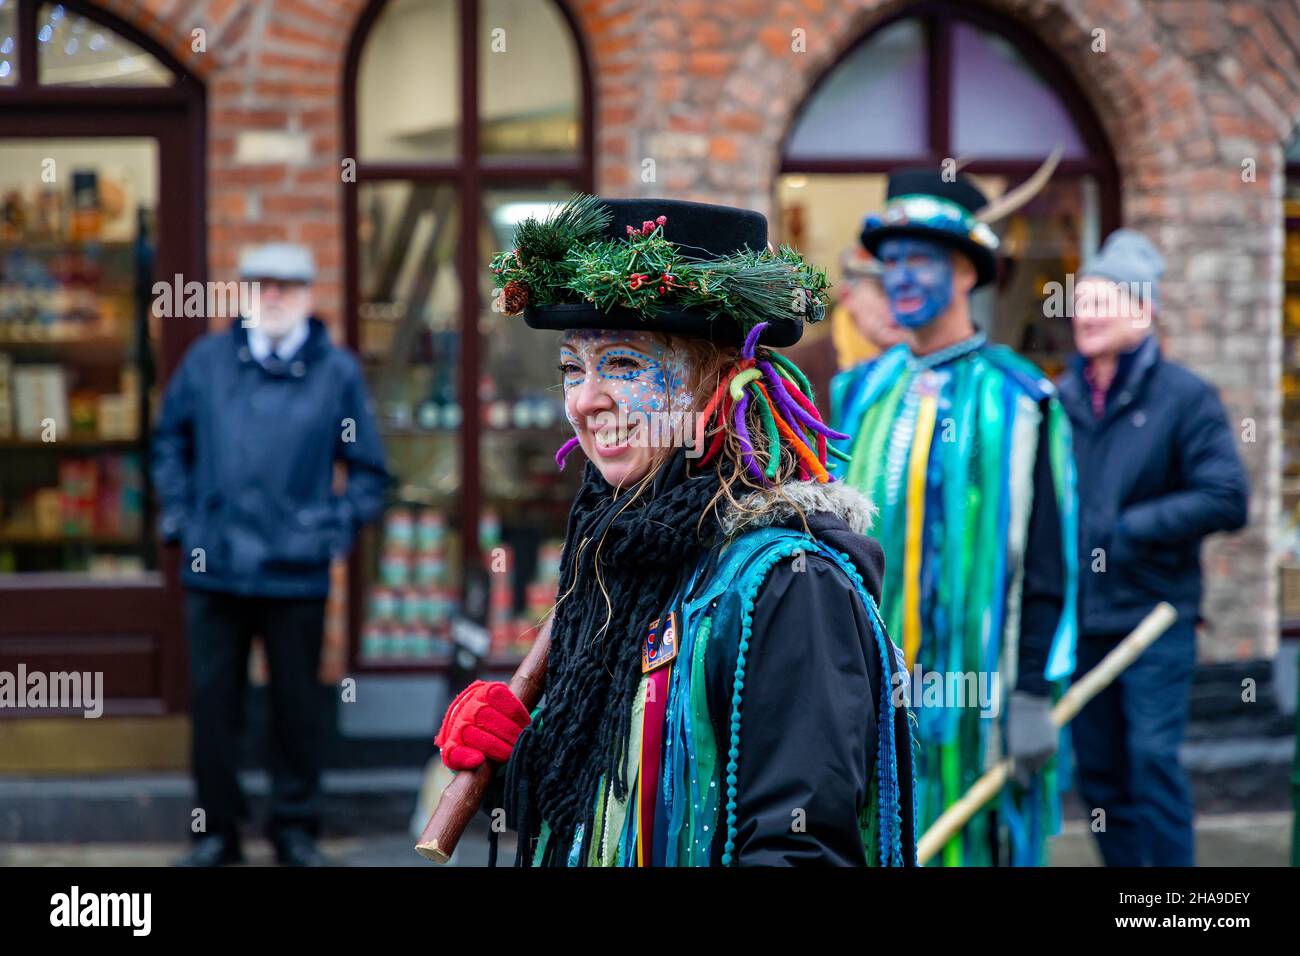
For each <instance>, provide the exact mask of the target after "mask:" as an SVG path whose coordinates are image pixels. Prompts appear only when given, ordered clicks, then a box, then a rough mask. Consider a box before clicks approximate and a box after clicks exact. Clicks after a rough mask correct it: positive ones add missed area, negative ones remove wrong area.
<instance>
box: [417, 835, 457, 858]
mask: <svg viewBox="0 0 1300 956" xmlns="http://www.w3.org/2000/svg"><path fill="white" fill-rule="evenodd" d="M415 852H416V853H418V854H420V856H422V857H424V858H425V859H426V860H432V861H433V862H434V863H446V862H447V861H448V860H450V859H451V857H450V856H449V855H448V854H446V853H444V852H442V850H440V849H439V848H438V841H437V840H429V841H428V842H426V843H417V844H416V845H415Z"/></svg>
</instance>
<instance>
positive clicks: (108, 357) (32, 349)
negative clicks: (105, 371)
mask: <svg viewBox="0 0 1300 956" xmlns="http://www.w3.org/2000/svg"><path fill="white" fill-rule="evenodd" d="M129 345H130V340H129V339H126V338H124V337H121V336H86V337H84V338H65V339H60V338H3V337H0V352H9V353H11V354H13V355H15V356H18V357H21V358H35V359H57V360H59V361H61V362H66V363H69V364H73V365H121V364H123V362H124V361H126V359H127V357H128V356H127V350H128V347H129Z"/></svg>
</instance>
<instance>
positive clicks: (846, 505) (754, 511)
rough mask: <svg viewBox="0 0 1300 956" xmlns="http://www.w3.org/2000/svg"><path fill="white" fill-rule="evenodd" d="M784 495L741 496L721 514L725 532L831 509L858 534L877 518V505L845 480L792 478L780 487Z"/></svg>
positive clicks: (731, 533)
mask: <svg viewBox="0 0 1300 956" xmlns="http://www.w3.org/2000/svg"><path fill="white" fill-rule="evenodd" d="M781 490H782V491H783V492H784V493H785V494H784V497H782V496H781V495H777V494H773V493H771V492H766V491H754V492H751V493H749V494H747V495H744V496H743V497H741V498H739V499H738V502H737V504H736V505H731V506H729V507H728V508H727V510H726V511H725V512H724V513H723V515H722V532H723V534H725V535H726V536H727V537H728V538H734V537H735V536H736V535H738V534H740V533H741V532H743V531H751V530H753V529H754V528H763V527H767V526H769V525H775V524H781V523H783V522H785V521H786V520H788V519H790V518H794V517H796V516H797V514H798V512H797V511H796V510H795V509H796V508H798V510H799V511H802V512H803V513H804V514H805V515H810V514H817V513H818V512H829V513H831V514H833V515H836V516H837V517H840V518H843V519H844V521H845V523H846V524H847V525H848V526H849V527H850V528H851V529H852V530H853V531H855V532H856V533H857V534H866V533H867V532H868V531H870V530H871V524H872V522H873V521H874V520H875V518H876V506H875V505H873V504H872V503H871V501H870V499H868V498H867V496H866V495H864V494H862V492H860V491H858V490H857V489H856V488H852V487H850V486H848V485H846V484H845V483H844V482H842V481H836V482H832V483H831V484H826V485H823V484H821V483H819V482H815V481H792V482H790V483H788V484H786V485H783V486H782V487H781Z"/></svg>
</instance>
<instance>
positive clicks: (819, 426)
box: [758, 362, 849, 441]
mask: <svg viewBox="0 0 1300 956" xmlns="http://www.w3.org/2000/svg"><path fill="white" fill-rule="evenodd" d="M758 364H759V367H760V368H762V369H763V371H764V372H765V373H766V374H767V377H768V378H770V379H772V380H773V381H774V382H776V383H777V384H778V385H779V386H780V387H779V388H776V387H774V388H770V389H768V391H771V392H776V393H777V397H778V399H780V400H781V401H782V402H783V403H784V407H786V408H789V409H791V410H792V412H793V414H794V416H795V418H797V419H798V420H799V421H801V422H803V423H804V424H805V425H807V426H808V427H809V428H811V429H812V430H813V431H815V432H821V434H823V435H825V436H826V437H827V438H834V439H836V440H837V441H844V440H845V439H846V438H848V437H849V436H848V435H845V434H844V433H843V432H837V431H836V430H835V429H833V428H831V427H830V426H829V425H827V424H826V423H825V422H823V421H818V420H817V419H816V418H814V417H813V416H812V415H810V414H808V411H807V410H806V409H805V408H804V407H803V406H802V405H800V404H799V402H798V400H797V399H796V398H795V397H794V395H793V394H792V393H791V391H790V390H791V389H792V388H794V386H793V385H791V384H790V382H789V381H787V380H786V378H785V376H783V375H781V374H780V373H779V372H777V370H776V369H774V368H773V367H772V365H771V363H769V362H759V363H758Z"/></svg>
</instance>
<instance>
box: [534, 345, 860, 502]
mask: <svg viewBox="0 0 1300 956" xmlns="http://www.w3.org/2000/svg"><path fill="white" fill-rule="evenodd" d="M766 327H767V323H766V322H759V323H758V324H757V325H755V326H754V327H753V328H752V329H750V331H749V334H748V335H747V336H746V337H745V345H744V348H743V349H742V350H741V354H740V361H738V362H737V363H736V364H735V365H734V366H732V369H731V372H730V374H729V375H727V376H726V377H724V378H723V380H722V381H720V382H719V383H718V387H717V389H715V390H714V392H713V397H712V398H710V399H709V401H708V404H707V405H705V406H704V412H703V413H702V414H701V415H700V417H699V419H698V420H697V421H696V425H695V447H696V448H701V447H703V445H704V436H705V434H706V433H707V432H708V430H709V426H710V424H711V423H714V422H716V425H717V427H716V430H715V431H714V432H713V437H712V439H711V440H710V441H709V447H708V449H707V450H706V451H705V452H704V455H703V456H702V457H701V458H700V460H699V461H698V462H697V463H696V467H697V468H699V467H703V466H704V465H707V464H708V463H709V462H710V461H711V460H712V459H713V458H715V457H716V456H717V454H718V452H719V451H720V450H721V449H722V442H723V439H724V437H725V436H726V425H727V422H728V421H730V422H731V424H732V426H733V428H734V429H735V432H736V437H737V438H738V439H739V441H740V449H741V456H742V457H743V459H744V461H745V467H746V468H747V469H748V470H749V474H750V476H751V477H752V478H753V479H754V480H755V481H757V482H758V483H759V484H760V485H770V484H772V483H773V482H774V481H776V475H777V470H778V469H779V468H780V465H781V440H782V439H783V438H784V439H785V441H786V443H787V445H788V446H789V448H790V451H791V452H792V453H793V454H794V456H795V461H796V462H797V464H798V466H799V478H800V480H802V481H808V480H811V479H814V478H815V479H816V480H817V481H819V482H822V483H823V484H825V483H827V482H832V481H834V480H835V478H834V477H832V475H831V474H830V473H829V472H828V471H827V470H826V456H827V454H830V455H833V456H835V457H836V458H839V459H841V460H842V461H848V460H849V456H848V455H847V454H845V453H844V452H842V451H840V450H839V449H838V448H834V447H831V446H828V445H827V443H826V439H828V438H833V439H835V440H836V441H845V440H847V439H848V437H849V436H848V435H845V434H843V433H841V432H837V431H835V430H834V429H833V428H831V427H830V426H829V425H827V424H826V423H825V422H824V421H822V417H821V415H820V414H819V413H818V411H817V406H816V405H815V404H814V403H813V397H812V396H813V389H812V384H811V383H810V382H809V381H808V377H807V376H806V375H804V373H803V372H802V370H800V368H799V366H797V365H795V363H794V362H792V361H790V360H789V359H788V358H786V357H785V356H784V355H781V354H779V353H777V352H774V351H771V350H768V349H764V354H763V356H762V357H759V355H758V354H756V349H757V347H758V339H759V336H760V335H761V334H762V332H763V329H764V328H766ZM764 379H766V382H764ZM751 400H753V401H756V402H757V403H758V404H757V408H758V411H759V415H760V417H761V418H762V421H763V431H764V433H765V435H766V438H767V469H766V471H764V470H763V469H760V468H759V467H758V460H757V457H756V456H755V454H754V445H753V443H752V442H751V441H750V438H749V427H748V425H747V424H746V418H745V416H746V415H747V414H748V412H749V403H750V401H751ZM814 443H815V445H816V449H817V450H816V451H813V447H812V446H813V445H814ZM577 447H578V439H577V437H576V436H575V437H573V438H570V439H569V440H568V441H566V442H565V443H564V444H563V445H561V446H560V448H559V450H558V451H557V452H556V453H555V463H556V464H557V465H558V466H559V467H560V468H564V460H565V459H566V458H567V457H568V455H569V452H571V451H573V449H575V448H577Z"/></svg>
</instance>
